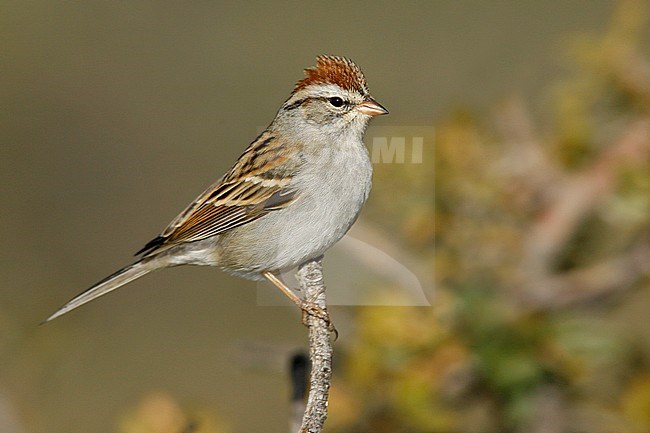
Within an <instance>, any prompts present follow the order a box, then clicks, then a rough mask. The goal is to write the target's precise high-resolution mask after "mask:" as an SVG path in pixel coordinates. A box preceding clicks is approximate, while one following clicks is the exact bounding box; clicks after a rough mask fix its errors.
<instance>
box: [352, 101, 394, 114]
mask: <svg viewBox="0 0 650 433" xmlns="http://www.w3.org/2000/svg"><path fill="white" fill-rule="evenodd" d="M357 110H359V111H361V112H362V113H363V114H367V115H368V116H381V115H382V114H388V110H386V109H385V108H384V107H382V106H381V104H380V103H379V102H377V101H375V100H374V99H372V98H368V99H367V100H365V101H363V102H362V103H361V104H359V105H357Z"/></svg>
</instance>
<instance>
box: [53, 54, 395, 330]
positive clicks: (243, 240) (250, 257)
mask: <svg viewBox="0 0 650 433" xmlns="http://www.w3.org/2000/svg"><path fill="white" fill-rule="evenodd" d="M304 72H305V76H304V78H302V79H301V80H300V81H298V82H297V84H296V85H295V87H294V88H293V91H292V92H291V94H290V95H289V97H288V98H287V99H286V100H285V101H284V103H283V104H282V105H281V106H280V108H279V109H278V111H277V113H276V115H275V118H274V119H273V121H272V122H271V124H270V125H269V126H268V127H267V128H266V129H265V130H264V131H263V132H262V133H261V134H260V135H259V136H258V137H257V138H256V139H255V140H253V142H252V143H251V144H250V145H249V146H248V148H246V150H245V151H244V153H243V154H242V155H241V156H240V157H239V158H238V159H237V161H236V162H235V164H234V165H233V166H232V168H231V169H230V170H229V171H228V172H226V174H225V175H224V176H223V177H221V178H220V179H219V180H218V181H217V182H216V183H214V184H213V185H211V186H210V187H209V188H207V189H206V190H205V191H204V192H203V193H202V194H201V195H199V196H198V197H197V198H196V200H194V201H193V202H192V203H191V204H190V205H189V206H188V207H187V208H186V209H185V210H184V211H183V212H181V213H180V214H179V215H178V216H177V217H176V218H175V219H173V220H172V222H171V223H170V224H169V225H168V226H167V228H165V229H164V230H163V231H162V232H161V233H160V235H158V236H156V237H155V238H154V239H152V240H151V241H149V242H148V243H147V244H146V245H145V246H144V247H143V248H142V249H140V250H139V251H138V252H137V253H136V256H137V257H139V258H138V259H137V261H135V262H134V263H132V264H130V265H128V266H126V267H124V268H122V269H120V270H118V271H117V272H115V273H113V274H111V275H109V276H108V277H106V278H104V279H102V280H101V281H99V282H97V283H96V284H94V285H93V286H91V287H90V288H88V289H87V290H85V291H84V292H82V293H80V294H79V295H77V296H76V297H74V298H72V299H71V300H70V301H69V302H67V303H66V304H65V305H63V306H62V307H61V308H60V309H58V310H57V311H56V312H55V313H54V314H52V315H51V316H49V317H48V318H47V319H46V320H45V321H44V322H49V321H51V320H53V319H55V318H57V317H59V316H62V315H63V314H66V313H68V312H70V311H71V310H74V309H75V308H77V307H80V306H81V305H84V304H86V303H88V302H90V301H92V300H94V299H96V298H98V297H100V296H102V295H105V294H106V293H109V292H111V291H113V290H115V289H117V288H119V287H121V286H123V285H125V284H127V283H129V282H131V281H133V280H135V279H137V278H140V277H142V276H144V275H146V274H148V273H150V272H152V271H155V270H160V269H163V268H168V267H174V266H180V265H203V266H214V267H217V268H219V269H221V270H223V271H225V272H227V273H230V274H232V275H236V276H239V277H243V278H246V279H249V280H257V281H260V280H262V281H263V280H265V279H266V280H268V281H270V282H271V283H272V284H273V285H275V286H277V287H278V288H279V289H280V290H281V291H282V292H283V293H284V294H285V295H286V296H287V297H288V298H289V299H290V300H291V301H292V302H294V303H295V304H296V305H298V306H299V307H300V308H301V309H302V310H303V312H304V313H307V314H311V315H315V316H318V317H320V318H323V319H324V320H327V321H328V323H329V316H328V315H327V312H326V311H324V310H323V308H321V307H319V306H317V305H316V304H315V303H312V302H308V301H306V300H304V299H301V298H300V297H299V296H298V295H296V294H295V293H294V291H293V290H292V289H290V288H289V287H287V285H286V284H285V283H284V282H283V281H282V280H281V278H280V277H279V275H280V274H281V273H282V272H284V271H287V270H290V269H293V268H295V267H296V266H299V265H301V264H303V263H306V262H308V261H310V260H313V259H316V258H318V257H320V256H322V255H323V254H324V253H325V251H326V250H327V249H329V248H330V247H331V246H332V245H334V244H335V243H336V242H337V241H339V240H340V239H341V238H342V237H343V236H344V235H345V233H346V232H347V231H348V230H349V229H350V227H351V226H352V224H353V223H354V222H355V220H356V219H357V217H358V215H359V212H360V210H361V208H362V206H363V204H364V203H365V201H366V199H367V198H368V195H369V192H370V188H371V183H372V164H371V161H370V158H369V155H368V150H367V148H366V146H365V145H364V143H363V136H364V134H365V131H366V128H367V126H368V123H369V121H370V119H371V118H373V117H375V116H379V115H383V114H388V110H386V108H384V107H383V106H382V105H381V104H380V103H379V102H377V101H376V100H375V99H374V98H373V97H372V96H371V95H370V93H369V91H368V85H367V82H366V78H365V76H364V74H363V72H362V71H361V69H360V68H359V67H358V66H357V65H356V64H355V63H354V62H353V61H352V60H350V59H349V58H346V57H340V56H332V55H321V56H318V57H317V58H316V66H313V67H310V68H307V69H305V71H304ZM304 313H303V321H304Z"/></svg>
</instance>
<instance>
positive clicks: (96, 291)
mask: <svg viewBox="0 0 650 433" xmlns="http://www.w3.org/2000/svg"><path fill="white" fill-rule="evenodd" d="M158 268H160V266H159V265H156V262H155V261H154V260H151V259H144V260H140V261H137V262H135V263H133V264H132V265H129V266H126V267H124V268H122V269H120V270H119V271H117V272H115V273H113V274H111V275H109V276H108V277H106V278H104V279H103V280H101V281H99V282H98V283H96V284H95V285H94V286H92V287H90V288H89V289H87V290H86V291H84V292H82V293H80V294H79V295H77V296H76V297H74V298H73V299H71V300H70V301H69V302H68V303H67V304H65V305H64V306H63V307H61V308H59V309H58V310H57V311H56V312H55V313H54V314H52V315H51V316H50V317H48V318H47V319H45V320H44V321H43V323H46V322H49V321H50V320H53V319H56V318H57V317H59V316H62V315H64V314H65V313H68V312H70V311H72V310H74V309H75V308H77V307H80V306H82V305H83V304H86V303H88V302H90V301H92V300H93V299H95V298H99V297H100V296H102V295H105V294H107V293H108V292H112V291H113V290H115V289H117V288H119V287H122V286H123V285H125V284H126V283H129V282H131V281H133V280H135V279H137V278H140V277H142V276H143V275H145V274H148V273H149V272H151V271H154V270H156V269H158Z"/></svg>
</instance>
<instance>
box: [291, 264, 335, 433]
mask: <svg viewBox="0 0 650 433" xmlns="http://www.w3.org/2000/svg"><path fill="white" fill-rule="evenodd" d="M321 259H322V258H319V259H316V260H314V261H310V262H307V263H304V264H303V265H301V266H300V267H299V268H298V272H297V274H296V278H297V279H298V282H299V283H300V288H301V290H302V291H303V293H304V294H305V299H306V300H307V301H309V302H313V303H315V304H316V305H318V306H319V307H321V308H322V309H324V310H326V309H327V300H326V297H325V282H324V281H323V268H322V265H321ZM307 326H308V327H309V358H310V359H311V374H310V378H309V396H308V397H307V406H306V408H305V414H304V415H303V418H302V426H301V427H300V433H321V432H322V431H323V425H324V424H325V419H326V418H327V398H328V395H329V389H330V382H331V379H332V342H331V340H330V329H329V323H328V322H327V321H326V320H323V319H321V318H319V317H315V316H312V315H310V316H308V317H307Z"/></svg>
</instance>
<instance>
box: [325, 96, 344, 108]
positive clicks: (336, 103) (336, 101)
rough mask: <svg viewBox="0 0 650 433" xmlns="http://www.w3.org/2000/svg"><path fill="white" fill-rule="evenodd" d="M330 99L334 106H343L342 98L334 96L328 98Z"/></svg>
mask: <svg viewBox="0 0 650 433" xmlns="http://www.w3.org/2000/svg"><path fill="white" fill-rule="evenodd" d="M328 100H329V101H330V104H332V105H333V106H334V107H336V108H340V107H342V106H343V99H341V98H339V97H338V96H334V97H332V98H329V99H328Z"/></svg>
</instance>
